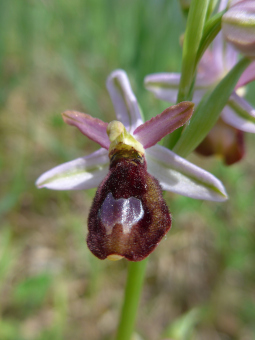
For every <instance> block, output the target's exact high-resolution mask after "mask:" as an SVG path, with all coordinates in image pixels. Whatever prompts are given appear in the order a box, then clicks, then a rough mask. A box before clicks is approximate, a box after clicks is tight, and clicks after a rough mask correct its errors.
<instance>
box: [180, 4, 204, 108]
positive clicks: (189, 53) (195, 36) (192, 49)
mask: <svg viewBox="0 0 255 340" xmlns="http://www.w3.org/2000/svg"><path fill="white" fill-rule="evenodd" d="M208 5H209V0H192V1H191V4H190V10H189V15H188V21H187V28H186V31H185V36H184V41H183V51H182V70H181V79H180V86H179V93H178V99H177V103H179V102H181V101H183V100H187V99H188V95H189V92H190V87H191V84H192V82H193V77H194V73H195V65H196V58H197V51H198V48H199V46H200V41H201V38H202V35H203V30H204V24H205V19H206V14H207V9H208Z"/></svg>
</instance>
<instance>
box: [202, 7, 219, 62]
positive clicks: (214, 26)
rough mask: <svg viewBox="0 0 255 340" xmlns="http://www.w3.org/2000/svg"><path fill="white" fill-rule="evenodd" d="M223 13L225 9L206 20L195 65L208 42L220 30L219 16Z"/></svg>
mask: <svg viewBox="0 0 255 340" xmlns="http://www.w3.org/2000/svg"><path fill="white" fill-rule="evenodd" d="M224 13H225V11H222V12H220V13H217V14H215V15H214V16H213V17H212V18H211V19H209V20H208V21H207V22H206V24H205V27H204V33H203V36H202V38H201V41H200V45H199V48H198V51H197V58H196V66H197V65H198V63H199V61H200V59H201V58H202V56H203V54H204V52H205V50H206V49H207V48H208V46H209V45H210V43H211V42H212V41H213V39H214V38H215V37H216V35H217V34H218V33H219V31H220V30H221V18H222V16H223V14H224Z"/></svg>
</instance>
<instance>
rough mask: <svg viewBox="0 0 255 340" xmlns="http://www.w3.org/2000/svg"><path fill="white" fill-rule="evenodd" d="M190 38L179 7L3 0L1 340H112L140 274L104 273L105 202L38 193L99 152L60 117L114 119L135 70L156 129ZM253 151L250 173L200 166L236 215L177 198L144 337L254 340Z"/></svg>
mask: <svg viewBox="0 0 255 340" xmlns="http://www.w3.org/2000/svg"><path fill="white" fill-rule="evenodd" d="M184 28H185V18H184V17H183V16H182V13H181V11H180V7H179V3H178V1H177V0H147V1H144V0H143V1H142V0H129V1H124V0H108V1H106V0H72V1H70V0H59V1H57V0H51V1H50V0H41V1H39V0H37V1H35V0H23V1H20V0H12V1H8V0H2V1H1V2H0V37H1V39H0V63H1V68H0V72H1V76H0V84H1V85H0V138H1V142H0V169H1V179H0V182H1V183H0V225H1V227H0V340H46V339H51V340H63V339H67V340H69V339H75V340H84V339H86V340H99V339H100V340H110V339H112V338H113V335H114V332H115V329H116V326H117V322H118V314H119V310H120V307H121V301H122V294H123V288H124V286H125V278H126V269H127V263H126V261H124V260H123V261H120V262H110V261H108V262H107V261H102V262H101V261H99V260H97V259H96V258H94V257H93V255H91V254H90V253H89V251H88V249H87V247H86V243H85V238H86V232H87V231H86V219H87V214H88V211H89V208H90V204H91V200H92V199H93V196H94V193H95V190H88V191H86V192H82V191H81V192H79V191H77V192H58V191H50V190H46V189H42V190H37V189H36V188H35V186H34V182H35V180H36V178H37V177H38V176H39V175H40V174H41V173H43V172H44V171H46V170H48V169H50V168H52V167H53V166H55V165H57V164H59V163H63V162H65V161H69V160H72V159H74V158H76V157H79V156H83V155H85V154H89V153H91V152H92V151H94V150H96V149H97V145H95V143H93V142H92V141H90V140H88V139H86V138H85V137H84V136H83V135H82V134H80V133H79V131H78V130H77V129H75V128H73V127H70V126H66V125H64V123H63V122H62V118H61V115H60V113H61V112H62V111H64V110H66V109H76V110H80V111H82V112H86V113H89V114H91V115H94V116H95V117H98V118H101V119H103V120H105V121H110V120H111V119H112V118H113V117H114V112H113V107H112V104H111V101H110V98H109V95H108V93H107V91H106V88H105V80H106V77H107V75H108V74H109V73H110V72H111V71H112V70H114V69H116V68H123V69H125V70H126V71H127V73H128V75H129V77H130V80H131V83H132V86H133V89H134V92H135V93H136V95H137V98H138V100H139V103H140V105H141V107H142V108H143V112H144V115H145V117H146V118H147V119H148V118H150V117H152V116H153V115H155V114H157V113H160V112H161V111H162V110H163V109H164V108H166V107H167V106H168V104H167V103H164V102H160V101H159V100H156V99H154V98H153V96H152V95H151V94H150V93H149V92H146V91H145V89H144V88H143V78H144V76H145V75H147V74H149V73H153V72H160V71H179V70H180V63H181V48H180V44H179V39H180V35H181V34H182V33H183V32H184ZM254 90H255V88H254V86H250V88H249V89H248V92H247V96H248V98H249V99H250V100H251V101H252V100H253V104H254V105H255V100H254V98H255V97H254V95H253V94H254ZM246 141H247V154H246V157H245V159H244V161H243V162H241V163H240V164H237V165H234V166H232V167H229V168H227V167H225V166H224V165H223V164H222V162H221V160H218V159H202V158H198V157H197V156H194V155H191V157H190V158H189V159H190V160H192V161H193V162H195V163H196V164H198V165H200V166H202V167H204V168H205V169H207V170H209V171H211V172H212V173H213V174H215V175H216V176H217V177H218V178H220V179H221V180H222V181H223V183H224V184H225V186H226V188H227V191H228V193H229V196H230V199H229V200H228V201H227V202H226V203H221V204H218V203H213V202H203V201H197V200H192V199H189V198H186V197H182V196H178V195H175V194H171V193H167V194H166V195H165V197H166V200H167V202H168V204H169V207H170V210H171V212H172V215H173V226H172V229H171V231H170V232H169V233H168V235H167V237H166V238H165V240H163V241H162V242H161V244H160V245H159V247H158V248H157V250H156V251H155V252H154V253H153V254H152V255H151V256H150V262H149V265H148V270H147V276H146V282H145V287H144V292H143V295H142V299H141V305H140V310H139V315H138V320H137V332H138V333H139V334H140V335H141V336H142V338H143V339H146V340H157V339H162V338H163V337H164V338H167V337H171V338H172V339H174V340H186V339H187V340H190V339H196V340H200V339H201V340H204V339H206V340H218V339H219V340H221V339H222V340H229V339H233V340H235V339H242V340H251V339H255V335H254V334H255V323H254V320H255V285H254V281H255V271H254V263H255V237H254V236H255V235H254V234H255V231H254V222H255V209H254V177H255V167H254V164H255V156H254V153H253V150H254V146H253V145H254V141H255V138H254V136H253V135H246Z"/></svg>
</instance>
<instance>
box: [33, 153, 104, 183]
mask: <svg viewBox="0 0 255 340" xmlns="http://www.w3.org/2000/svg"><path fill="white" fill-rule="evenodd" d="M108 168H109V158H108V151H107V150H105V149H103V148H102V149H99V150H97V151H96V152H94V153H92V154H90V155H89V156H86V157H81V158H77V159H75V160H73V161H70V162H67V163H63V164H61V165H58V166H56V167H55V168H53V169H51V170H49V171H47V172H45V173H44V174H42V175H41V176H40V177H39V178H38V180H37V181H36V185H37V187H38V188H48V189H53V190H84V189H91V188H95V187H97V186H98V185H99V184H100V183H101V182H102V180H103V179H104V177H105V176H106V175H107V173H108Z"/></svg>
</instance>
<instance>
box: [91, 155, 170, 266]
mask: <svg viewBox="0 0 255 340" xmlns="http://www.w3.org/2000/svg"><path fill="white" fill-rule="evenodd" d="M118 157H119V160H118V162H113V164H111V167H110V169H109V173H108V175H107V176H106V178H105V179H104V181H103V182H102V183H101V185H100V186H99V188H98V190H97V193H96V196H95V198H94V201H93V204H92V207H91V210H90V214H89V218H88V229H89V234H88V238H87V244H88V247H89V249H90V250H91V251H92V253H93V254H94V255H95V256H97V257H98V258H100V259H105V258H108V259H120V258H126V259H127V260H129V261H141V260H143V259H144V258H146V257H147V256H148V255H149V254H150V253H151V252H152V251H153V250H154V249H155V248H156V246H157V245H158V244H159V242H160V241H161V239H162V238H163V236H164V235H165V234H166V233H167V231H168V230H169V229H170V227H171V216H170V213H169V210H168V207H167V205H166V202H165V201H164V199H163V196H162V190H161V187H160V185H159V182H158V181H157V180H156V179H155V178H154V177H153V176H151V175H150V174H149V173H148V172H147V169H146V168H147V166H146V161H145V160H144V162H143V163H141V162H140V161H137V162H135V161H134V158H133V154H132V152H130V157H125V158H122V157H121V156H120V155H118Z"/></svg>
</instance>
